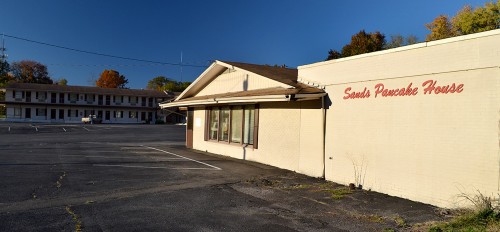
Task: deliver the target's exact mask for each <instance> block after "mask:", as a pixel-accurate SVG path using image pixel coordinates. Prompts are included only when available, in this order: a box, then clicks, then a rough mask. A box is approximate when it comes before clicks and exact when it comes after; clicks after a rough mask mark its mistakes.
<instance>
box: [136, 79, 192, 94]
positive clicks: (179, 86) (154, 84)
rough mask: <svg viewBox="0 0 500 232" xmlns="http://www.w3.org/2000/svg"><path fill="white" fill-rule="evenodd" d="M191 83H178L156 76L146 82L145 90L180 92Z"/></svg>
mask: <svg viewBox="0 0 500 232" xmlns="http://www.w3.org/2000/svg"><path fill="white" fill-rule="evenodd" d="M190 84H191V82H179V81H175V80H172V79H170V78H167V77H164V76H158V77H155V78H153V79H151V80H149V81H148V84H147V86H146V88H147V89H154V90H158V91H171V92H182V91H184V89H186V88H187V87H188V86H189V85H190Z"/></svg>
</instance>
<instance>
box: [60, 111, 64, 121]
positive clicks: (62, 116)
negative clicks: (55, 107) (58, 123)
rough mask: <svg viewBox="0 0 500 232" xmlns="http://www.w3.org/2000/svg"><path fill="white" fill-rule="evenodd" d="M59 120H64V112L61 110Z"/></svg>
mask: <svg viewBox="0 0 500 232" xmlns="http://www.w3.org/2000/svg"><path fill="white" fill-rule="evenodd" d="M59 119H64V110H59Z"/></svg>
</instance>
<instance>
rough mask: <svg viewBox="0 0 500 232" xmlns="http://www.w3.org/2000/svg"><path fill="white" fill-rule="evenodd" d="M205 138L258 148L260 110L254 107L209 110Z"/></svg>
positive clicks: (214, 108)
mask: <svg viewBox="0 0 500 232" xmlns="http://www.w3.org/2000/svg"><path fill="white" fill-rule="evenodd" d="M206 116H207V119H208V120H207V122H208V124H207V125H206V130H205V133H206V134H205V138H206V140H210V141H217V142H225V143H230V144H240V145H253V147H254V148H257V138H256V137H257V134H258V132H257V130H258V109H257V108H256V106H254V105H247V106H231V107H229V106H227V107H213V108H209V109H207V115H206Z"/></svg>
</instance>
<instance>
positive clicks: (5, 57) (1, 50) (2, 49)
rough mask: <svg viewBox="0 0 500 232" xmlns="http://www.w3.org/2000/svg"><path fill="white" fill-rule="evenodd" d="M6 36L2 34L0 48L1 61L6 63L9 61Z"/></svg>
mask: <svg viewBox="0 0 500 232" xmlns="http://www.w3.org/2000/svg"><path fill="white" fill-rule="evenodd" d="M5 50H6V49H5V35H4V34H3V33H2V47H1V48H0V52H1V54H0V60H1V61H4V60H6V59H7V55H6V54H5Z"/></svg>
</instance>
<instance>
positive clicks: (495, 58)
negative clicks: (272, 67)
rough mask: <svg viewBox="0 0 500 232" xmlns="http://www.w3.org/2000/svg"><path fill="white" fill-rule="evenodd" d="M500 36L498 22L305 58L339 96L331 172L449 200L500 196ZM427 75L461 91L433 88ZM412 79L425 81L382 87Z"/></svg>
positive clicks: (439, 201) (329, 136) (312, 76)
mask: <svg viewBox="0 0 500 232" xmlns="http://www.w3.org/2000/svg"><path fill="white" fill-rule="evenodd" d="M498 41H500V31H499V30H497V31H493V32H487V33H483V34H478V35H472V36H464V37H459V38H453V39H448V40H443V41H436V42H433V43H428V44H419V45H414V46H412V47H409V48H401V49H396V50H392V51H391V50H389V51H384V52H380V53H375V54H367V55H361V56H359V57H352V58H346V59H340V60H339V61H331V62H323V63H318V64H313V65H307V66H303V67H299V76H301V77H303V78H304V79H308V80H312V81H313V82H316V83H320V84H323V85H326V91H327V93H328V95H329V98H330V100H331V106H330V107H329V109H328V110H327V122H326V123H327V130H326V143H325V145H326V153H325V155H326V160H327V163H326V170H325V172H326V178H327V179H328V180H331V181H334V182H338V183H342V184H349V183H358V184H362V185H363V187H364V189H372V190H374V191H378V192H383V193H387V194H390V195H394V196H400V197H403V198H409V199H412V200H416V201H421V202H425V203H430V204H434V205H438V206H443V207H456V206H459V205H461V204H470V202H466V201H464V199H463V198H460V197H458V196H459V195H460V194H462V193H466V194H471V195H474V194H477V192H476V191H477V190H479V191H480V192H481V193H482V194H485V195H487V196H493V197H497V196H498V195H497V194H498V193H499V188H500V186H499V181H500V176H499V172H500V166H499V162H500V149H499V142H500V139H499V138H500V136H499V135H500V96H499V95H500V92H499V90H500V68H499V65H500V48H499V47H498ZM426 45H427V46H426ZM429 80H432V81H436V87H437V86H446V85H449V89H448V90H450V88H451V85H453V84H455V88H454V91H453V93H452V92H449V93H447V94H444V93H440V94H436V93H435V92H433V93H427V94H426V92H425V88H427V87H429V83H427V84H426V85H425V86H423V84H424V83H425V82H426V81H429ZM410 83H411V84H412V86H411V87H410V88H411V89H412V90H413V89H415V88H418V90H416V91H415V92H412V91H408V92H407V91H405V92H404V94H403V92H399V91H398V93H401V94H402V95H403V96H388V97H384V96H382V93H378V94H377V93H376V92H377V87H376V85H377V84H383V85H384V88H385V89H399V90H401V89H402V88H405V89H408V86H409V84H410ZM459 85H463V87H461V88H459ZM348 88H351V89H348ZM365 88H366V89H365ZM378 89H379V90H381V89H382V87H381V86H380V85H379V88H378ZM459 89H460V90H459ZM368 91H370V96H369V97H368ZM353 92H354V95H349V97H348V94H353ZM356 93H357V94H356ZM375 95H377V96H375ZM398 95H399V94H398ZM350 96H353V97H354V98H350ZM346 98H347V99H346ZM330 158H331V159H330ZM356 174H357V177H356Z"/></svg>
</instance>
